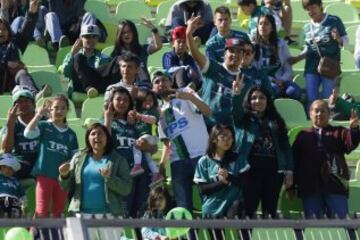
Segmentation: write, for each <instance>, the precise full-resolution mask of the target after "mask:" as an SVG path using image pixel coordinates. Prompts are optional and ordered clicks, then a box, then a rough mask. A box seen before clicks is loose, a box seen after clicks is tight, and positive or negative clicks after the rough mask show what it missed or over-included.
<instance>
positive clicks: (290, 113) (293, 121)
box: [274, 98, 310, 128]
mask: <svg viewBox="0 0 360 240" xmlns="http://www.w3.org/2000/svg"><path fill="white" fill-rule="evenodd" d="M274 104H275V107H276V109H277V111H278V112H279V113H280V115H281V117H282V118H283V119H284V121H285V123H286V125H287V127H288V128H292V127H296V126H309V125H310V121H308V120H307V118H306V113H305V109H304V106H303V105H302V103H301V102H299V101H297V100H294V99H290V98H278V99H275V102H274Z"/></svg>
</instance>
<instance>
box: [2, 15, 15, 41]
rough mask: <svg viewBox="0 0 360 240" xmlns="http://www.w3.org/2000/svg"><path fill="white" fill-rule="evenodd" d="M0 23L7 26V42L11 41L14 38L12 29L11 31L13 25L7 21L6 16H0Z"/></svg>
mask: <svg viewBox="0 0 360 240" xmlns="http://www.w3.org/2000/svg"><path fill="white" fill-rule="evenodd" d="M0 24H3V25H4V26H5V28H6V30H7V31H8V39H7V40H6V42H5V43H9V42H10V41H11V39H12V31H11V27H10V24H9V22H8V21H6V20H5V19H4V18H2V17H0Z"/></svg>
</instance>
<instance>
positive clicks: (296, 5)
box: [291, 1, 310, 30]
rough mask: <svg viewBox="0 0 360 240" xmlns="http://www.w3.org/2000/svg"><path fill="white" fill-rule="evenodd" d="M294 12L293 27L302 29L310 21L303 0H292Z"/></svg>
mask: <svg viewBox="0 0 360 240" xmlns="http://www.w3.org/2000/svg"><path fill="white" fill-rule="evenodd" d="M291 6H292V14H293V28H294V29H297V30H300V29H302V27H303V26H304V25H305V24H306V23H308V22H309V21H310V17H309V15H308V13H307V12H306V11H305V10H304V8H303V6H302V2H301V1H291Z"/></svg>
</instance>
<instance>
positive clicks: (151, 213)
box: [141, 187, 169, 240]
mask: <svg viewBox="0 0 360 240" xmlns="http://www.w3.org/2000/svg"><path fill="white" fill-rule="evenodd" d="M166 204H167V201H166V189H165V188H164V187H156V188H154V189H152V190H151V191H150V194H149V198H148V210H147V211H146V212H145V215H144V218H150V219H153V218H155V219H163V218H164V210H165V208H166ZM141 235H142V237H143V239H146V240H168V239H169V237H167V236H166V232H165V228H150V227H143V228H141Z"/></svg>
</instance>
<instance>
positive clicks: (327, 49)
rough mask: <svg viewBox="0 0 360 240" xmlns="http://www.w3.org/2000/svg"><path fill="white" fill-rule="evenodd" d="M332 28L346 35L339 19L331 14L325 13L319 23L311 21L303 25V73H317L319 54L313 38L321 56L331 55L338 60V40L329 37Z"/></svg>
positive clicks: (341, 34)
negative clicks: (304, 49) (304, 57)
mask: <svg viewBox="0 0 360 240" xmlns="http://www.w3.org/2000/svg"><path fill="white" fill-rule="evenodd" d="M333 29H337V31H338V33H339V35H340V36H341V37H343V36H346V35H347V34H346V31H345V27H344V24H343V23H342V21H341V19H340V18H338V17H336V16H333V15H328V14H326V15H325V17H324V19H323V20H322V21H321V22H320V23H314V22H313V21H311V22H310V23H308V24H306V25H305V26H304V29H303V31H304V36H305V45H306V49H307V54H306V62H305V74H306V73H317V66H318V65H319V61H320V56H319V54H318V52H317V50H316V46H315V45H314V42H313V40H314V39H315V41H316V43H317V45H318V46H319V49H320V53H321V55H322V56H327V57H331V58H332V59H336V60H339V61H340V46H339V44H338V42H337V41H336V40H334V39H333V38H332V37H331V31H332V30H333ZM313 35H314V37H313Z"/></svg>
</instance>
